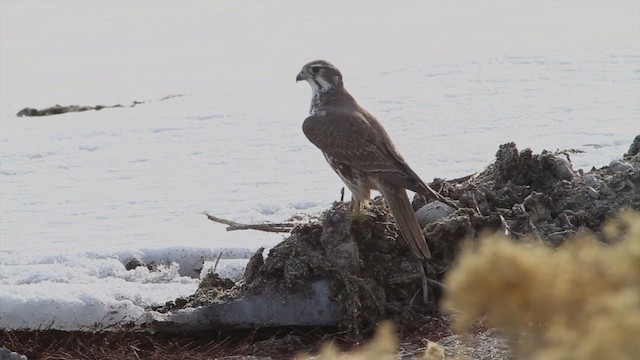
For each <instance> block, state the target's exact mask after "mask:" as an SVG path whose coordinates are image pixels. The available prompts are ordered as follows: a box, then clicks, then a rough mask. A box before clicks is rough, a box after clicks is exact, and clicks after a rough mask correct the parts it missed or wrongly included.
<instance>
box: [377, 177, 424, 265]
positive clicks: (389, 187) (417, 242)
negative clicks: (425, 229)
mask: <svg viewBox="0 0 640 360" xmlns="http://www.w3.org/2000/svg"><path fill="white" fill-rule="evenodd" d="M378 190H380V192H381V193H382V196H384V198H385V200H387V204H389V207H390V208H391V213H392V214H393V216H394V217H395V218H396V222H397V223H398V227H399V228H400V232H401V233H402V235H403V236H404V238H405V240H406V241H407V244H409V248H411V252H413V254H414V255H415V256H417V257H418V259H429V258H431V252H430V251H429V246H428V245H427V241H426V240H425V238H424V235H423V234H422V229H421V228H420V224H418V219H417V218H416V214H415V212H413V208H412V207H411V203H410V202H409V197H407V190H405V189H404V188H402V187H399V186H397V185H395V184H391V183H389V182H386V181H384V182H383V181H380V189H378Z"/></svg>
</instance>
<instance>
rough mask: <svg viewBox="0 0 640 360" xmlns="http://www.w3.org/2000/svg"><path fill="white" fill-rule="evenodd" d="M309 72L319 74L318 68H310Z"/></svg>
mask: <svg viewBox="0 0 640 360" xmlns="http://www.w3.org/2000/svg"><path fill="white" fill-rule="evenodd" d="M311 72H312V73H314V74H317V73H319V72H320V66H312V67H311Z"/></svg>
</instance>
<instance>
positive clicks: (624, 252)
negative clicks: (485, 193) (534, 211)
mask: <svg viewBox="0 0 640 360" xmlns="http://www.w3.org/2000/svg"><path fill="white" fill-rule="evenodd" d="M603 233H604V235H605V237H606V238H607V240H610V243H609V244H603V243H602V242H599V241H598V240H597V239H596V237H595V236H594V235H590V234H582V235H579V236H577V237H575V238H573V239H571V240H568V241H567V242H566V243H565V244H563V245H562V246H561V247H559V248H557V249H553V248H550V247H548V246H545V245H542V244H541V243H540V242H539V241H538V240H532V239H531V240H530V241H526V242H522V241H520V242H514V241H513V240H510V239H508V238H505V237H504V236H499V235H494V236H490V237H488V238H485V239H483V240H482V241H479V242H476V243H474V244H471V243H469V244H468V245H467V247H466V248H465V249H463V251H462V253H461V255H460V257H459V258H458V260H457V262H456V264H455V266H454V267H453V269H452V270H450V271H449V273H448V274H447V276H446V278H445V286H446V297H445V299H444V301H443V308H444V309H446V311H448V312H451V313H453V314H455V322H454V330H455V331H457V332H462V331H465V330H468V329H469V328H471V327H472V326H473V325H474V324H475V323H476V321H477V320H478V319H481V318H482V320H483V323H484V324H485V325H487V326H490V327H494V328H498V329H501V330H502V331H503V332H504V334H505V335H507V336H509V337H510V339H511V340H513V341H512V342H511V344H518V345H517V346H516V348H515V349H513V350H514V354H515V355H516V356H517V358H527V359H534V360H535V359H538V360H542V359H544V360H560V359H638V358H639V356H640V215H638V214H635V213H632V212H626V213H623V214H621V215H620V216H619V217H618V218H617V219H613V220H611V221H609V222H608V223H607V225H606V226H605V228H604V231H603Z"/></svg>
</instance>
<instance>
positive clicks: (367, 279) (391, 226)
mask: <svg viewBox="0 0 640 360" xmlns="http://www.w3.org/2000/svg"><path fill="white" fill-rule="evenodd" d="M632 152H633V149H630V151H629V153H632ZM431 185H432V187H434V188H435V189H437V190H439V192H440V193H441V194H442V195H444V196H447V197H449V198H450V199H452V200H454V201H455V202H456V203H457V204H458V205H459V207H460V209H458V210H455V211H453V209H451V210H452V211H451V213H450V214H449V215H446V214H444V215H446V216H444V215H442V216H443V217H440V218H439V219H436V220H435V221H433V220H432V222H431V223H429V224H427V225H426V226H425V227H424V232H425V234H426V238H427V241H428V242H429V246H430V248H431V249H432V253H433V258H432V259H431V260H428V261H426V262H425V263H420V261H418V260H417V259H415V258H414V257H413V256H412V255H411V252H410V250H409V248H408V246H407V245H406V243H405V241H404V240H403V239H402V238H401V235H400V233H399V231H398V229H397V227H396V225H395V222H394V220H393V218H392V215H391V214H390V213H389V211H388V209H387V206H386V204H385V203H384V201H383V200H382V199H381V198H376V199H374V201H373V202H372V205H371V207H369V208H368V209H367V210H366V211H364V212H362V213H353V212H351V211H350V210H349V209H348V207H347V204H345V203H334V205H333V206H332V208H331V209H329V210H327V211H326V212H325V213H324V214H323V216H322V220H321V221H319V222H316V223H310V224H306V225H302V226H298V227H296V228H295V229H294V230H293V231H292V233H291V236H290V237H289V238H287V239H285V240H284V241H283V242H281V243H280V244H278V245H277V246H275V247H274V248H273V249H271V250H270V251H269V255H268V257H266V258H264V257H263V255H262V251H263V250H262V249H260V250H259V251H258V252H257V253H256V255H255V256H254V258H252V259H251V261H250V263H249V266H247V270H246V273H245V278H244V279H243V280H241V281H240V282H238V283H237V284H235V285H234V286H232V287H230V286H231V284H229V282H225V281H223V280H220V279H216V280H215V281H213V282H210V281H206V282H203V284H208V285H203V286H201V288H200V289H199V290H198V292H197V293H196V294H195V295H194V296H192V297H190V298H189V299H185V300H186V301H183V300H181V301H180V302H181V304H180V305H181V306H177V301H176V302H174V304H170V305H171V306H165V309H160V310H165V311H168V310H171V309H179V308H189V307H191V308H195V307H198V306H202V305H203V304H206V303H209V304H218V305H224V304H227V305H228V304H229V303H230V302H240V301H243V303H242V304H241V305H238V306H237V307H234V308H224V309H225V310H224V311H225V312H229V311H249V313H247V314H246V316H247V317H251V316H254V317H255V316H258V317H259V318H260V319H261V320H260V321H259V322H256V321H254V322H250V323H251V324H254V325H255V326H280V325H286V324H287V322H291V321H290V319H291V318H292V316H294V318H295V320H296V321H298V320H299V321H301V323H302V324H308V323H309V322H312V321H314V319H320V320H319V321H320V322H322V323H321V324H319V325H327V324H330V323H331V322H334V323H335V324H336V325H339V326H341V327H342V328H344V329H346V330H349V331H350V332H352V333H355V332H357V331H358V330H359V329H362V328H363V327H367V326H368V325H370V324H373V323H375V322H376V321H378V320H380V319H383V318H396V319H399V320H400V321H401V322H403V321H404V322H406V323H408V322H410V321H411V319H413V318H415V317H416V316H427V314H429V313H430V312H431V313H433V312H436V311H437V306H436V303H437V301H438V299H439V297H440V295H441V294H440V291H441V289H440V288H439V285H438V281H439V280H440V279H442V277H443V276H444V273H445V272H446V271H447V270H448V269H449V267H450V266H451V263H452V262H453V260H454V259H455V257H456V254H457V253H458V250H459V245H460V243H461V242H462V241H463V240H465V239H473V238H476V237H477V236H478V235H480V234H482V233H484V232H495V231H502V232H506V233H508V234H509V235H510V236H512V237H514V238H519V237H521V236H523V235H524V234H527V233H533V234H535V236H537V237H538V238H539V239H540V241H542V242H544V243H546V244H548V245H551V246H557V245H559V244H560V243H562V242H563V241H564V239H566V238H567V237H568V236H571V235H573V234H575V233H577V232H579V231H593V232H596V233H597V232H598V231H599V230H600V227H601V225H602V223H603V221H604V220H605V218H607V217H609V216H611V215H613V214H615V213H617V212H618V211H620V210H621V209H623V208H632V209H635V210H640V191H639V190H638V189H639V187H640V155H638V154H635V155H632V156H627V157H626V158H625V159H624V160H617V161H614V162H612V163H611V164H610V165H609V166H605V167H603V168H601V169H592V170H591V171H589V172H588V173H584V172H582V171H574V170H573V169H572V167H571V159H570V154H569V152H556V153H551V152H547V151H544V152H542V153H541V154H533V153H532V151H531V150H529V149H525V150H523V151H518V149H517V148H516V146H515V144H513V143H509V144H505V145H502V146H500V148H499V150H498V152H497V153H496V160H495V162H494V163H493V164H491V165H490V166H488V167H487V168H486V169H485V170H484V171H483V172H481V173H477V174H474V175H471V176H467V177H465V178H461V179H457V180H452V181H446V180H442V179H437V180H436V181H435V182H434V183H432V184H431ZM426 203H427V199H424V198H422V197H416V198H415V199H414V202H413V205H414V208H415V209H416V210H418V209H420V208H422V207H423V206H424V205H425V204H426ZM422 267H424V270H425V272H426V274H427V276H428V277H429V278H430V287H431V289H430V291H429V302H428V303H427V304H421V301H420V300H421V297H420V296H418V295H419V293H420V291H421V290H422V289H423V284H422V278H423V277H422ZM318 284H320V285H318ZM316 285H318V286H316ZM283 294H284V295H283ZM274 297H275V298H276V299H277V301H274V303H277V304H280V303H282V304H286V305H280V307H279V308H278V307H277V305H274V306H276V307H274V306H271V305H269V306H270V307H268V308H265V309H264V311H265V312H266V313H267V314H266V315H265V314H263V313H260V314H255V313H252V311H255V308H256V307H260V306H263V305H262V304H263V303H264V302H265V301H266V302H268V301H269V300H271V299H273V298H274ZM318 301H323V302H322V304H323V305H322V306H324V307H326V309H322V308H321V309H317V307H318V305H317V303H318ZM418 305H420V306H418ZM167 307H168V308H167ZM216 309H218V310H216ZM219 309H221V308H220V307H219V306H218V307H216V306H211V307H210V308H209V309H208V310H206V314H209V315H206V316H205V317H206V318H207V320H206V321H205V326H211V327H214V328H215V327H220V326H222V327H224V326H231V327H233V324H229V323H223V324H221V323H220V321H221V320H220V319H229V318H223V317H221V316H220V314H216V315H215V316H213V315H211V314H213V313H216V311H218V312H219V311H222V310H219ZM230 309H232V310H230ZM247 309H249V310H247ZM336 309H338V311H337V312H336V311H334V310H336ZM325 310H326V312H325ZM169 313H171V311H169ZM291 314H294V315H291ZM306 316H308V317H309V318H308V319H307V320H308V322H305V321H306V320H305V319H306V318H305V317H306ZM303 320H304V321H303ZM168 321H170V322H171V321H174V320H171V319H169V320H168ZM233 321H238V323H243V322H242V319H241V320H238V319H237V318H234V320H233ZM223 322H224V321H223ZM294 322H295V321H294ZM296 324H297V322H296Z"/></svg>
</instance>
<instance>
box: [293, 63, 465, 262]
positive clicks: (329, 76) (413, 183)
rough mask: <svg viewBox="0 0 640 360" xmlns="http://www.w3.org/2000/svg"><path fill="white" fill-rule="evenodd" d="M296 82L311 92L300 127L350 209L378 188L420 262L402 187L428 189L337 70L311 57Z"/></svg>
mask: <svg viewBox="0 0 640 360" xmlns="http://www.w3.org/2000/svg"><path fill="white" fill-rule="evenodd" d="M300 80H305V81H307V82H308V83H309V85H311V89H312V91H313V95H312V97H311V111H310V113H311V116H309V117H308V118H307V119H306V120H305V121H304V123H303V125H302V130H303V131H304V134H305V135H306V136H307V138H308V139H309V140H310V141H311V142H312V143H313V144H314V145H316V146H317V147H318V148H320V150H322V152H323V154H324V157H325V158H326V159H327V162H329V165H331V167H332V168H333V169H334V170H335V172H336V173H337V174H338V176H340V178H341V179H342V181H343V182H344V183H345V185H347V187H348V188H349V190H351V193H352V194H353V198H352V201H351V209H353V210H356V209H357V210H362V209H363V205H364V207H365V208H366V205H367V204H368V201H369V199H370V198H371V190H372V189H375V190H378V191H380V192H381V193H382V196H384V198H385V200H386V201H387V204H389V208H390V210H391V213H392V214H393V216H394V217H395V219H396V222H397V224H398V228H399V229H400V232H401V233H402V235H403V237H404V238H405V239H406V240H407V243H408V244H409V248H410V249H411V252H412V253H413V254H414V255H415V256H416V257H417V258H418V259H421V260H422V259H425V258H426V259H428V258H430V257H431V253H430V252H429V247H428V246H427V242H426V240H425V238H424V234H423V233H422V229H421V228H420V225H419V224H418V220H417V219H416V214H415V212H414V211H413V208H412V207H411V203H410V202H409V198H408V197H407V192H406V189H409V190H412V191H415V192H416V193H420V194H428V193H433V190H432V189H431V188H430V187H429V186H428V185H427V184H425V183H424V182H423V181H422V180H421V179H420V177H419V176H418V175H417V174H416V173H415V172H414V171H413V170H411V168H410V167H409V165H407V163H406V161H405V160H404V158H403V157H402V156H401V155H400V153H399V152H398V150H396V148H395V146H394V145H393V142H392V141H391V138H390V137H389V135H388V134H387V132H386V131H385V130H384V128H383V127H382V125H381V124H380V123H379V122H378V120H377V119H376V118H375V117H374V116H373V115H371V114H370V113H369V112H368V111H366V110H365V109H363V108H362V107H361V106H360V105H358V103H357V102H356V101H355V100H354V99H353V97H352V96H351V95H350V94H349V93H348V92H347V90H345V88H344V84H343V81H342V74H341V73H340V70H338V68H336V67H335V66H334V65H332V64H331V63H329V62H327V61H324V60H317V61H312V62H310V63H308V64H306V65H305V66H303V67H302V70H301V71H300V73H298V75H297V76H296V81H300ZM438 195H439V194H438ZM438 195H435V194H434V196H436V197H437V196H438ZM456 208H458V207H457V206H456Z"/></svg>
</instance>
